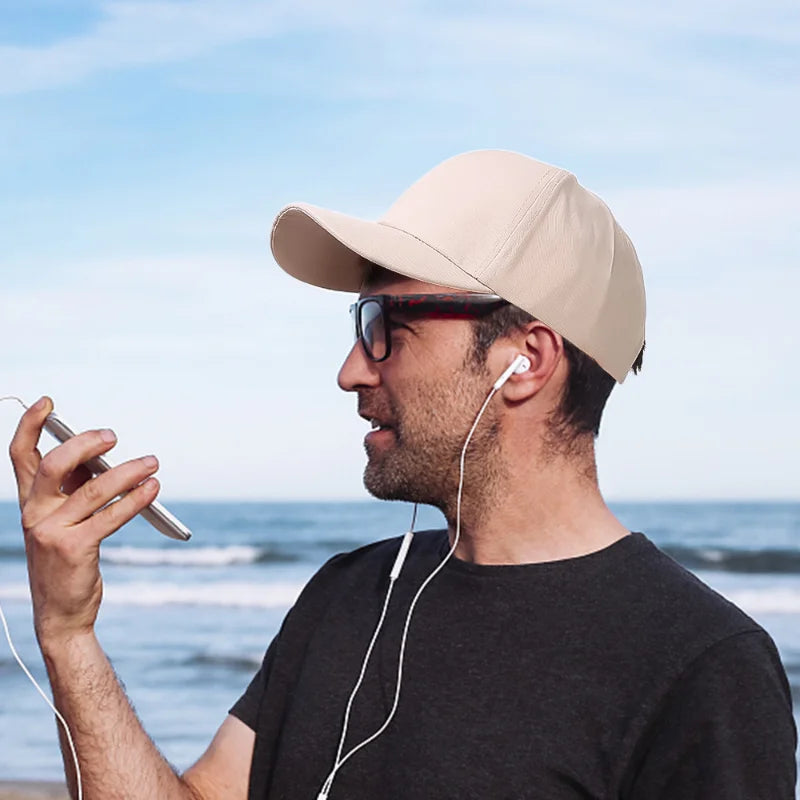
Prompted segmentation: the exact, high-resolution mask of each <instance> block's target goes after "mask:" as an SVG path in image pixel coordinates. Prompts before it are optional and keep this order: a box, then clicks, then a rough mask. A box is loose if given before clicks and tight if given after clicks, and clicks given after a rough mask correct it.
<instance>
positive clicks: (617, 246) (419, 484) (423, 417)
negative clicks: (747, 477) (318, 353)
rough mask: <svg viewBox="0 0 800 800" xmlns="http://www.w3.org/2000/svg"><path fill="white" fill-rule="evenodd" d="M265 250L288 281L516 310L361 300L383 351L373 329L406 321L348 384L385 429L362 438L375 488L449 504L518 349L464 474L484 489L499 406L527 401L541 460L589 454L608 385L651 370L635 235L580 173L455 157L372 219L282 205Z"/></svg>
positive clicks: (503, 155)
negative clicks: (514, 368) (516, 360)
mask: <svg viewBox="0 0 800 800" xmlns="http://www.w3.org/2000/svg"><path fill="white" fill-rule="evenodd" d="M271 243H272V251H273V254H274V255H275V258H276V260H277V261H278V263H279V264H280V265H281V266H282V267H283V268H284V269H285V270H286V271H287V272H288V273H289V274H292V275H294V276H296V277H298V278H300V279H301V280H304V281H306V282H308V283H312V284H315V285H318V286H323V287H327V288H331V289H338V290H343V291H360V292H361V294H362V297H363V296H364V295H365V294H367V293H369V294H385V295H397V294H409V293H410V294H419V293H438V292H442V291H443V290H444V289H443V287H448V288H450V289H451V290H453V291H456V292H462V293H463V292H471V293H482V294H484V295H496V296H499V297H501V298H503V299H504V300H506V301H508V303H509V304H510V305H504V306H502V307H497V308H494V310H489V311H488V313H486V314H484V313H481V314H479V315H472V316H473V317H474V318H468V319H465V318H455V319H454V318H453V316H452V314H450V315H449V316H445V317H443V316H442V315H434V317H433V318H431V316H430V315H418V314H414V313H413V307H412V305H410V304H409V303H408V302H405V301H396V300H394V301H385V302H384V301H381V302H379V303H364V304H362V306H363V308H362V309H361V310H362V311H364V312H365V313H364V316H363V319H361V322H363V324H364V325H365V326H367V328H368V331H369V335H370V336H372V337H374V342H375V344H376V346H377V347H380V346H381V339H380V336H382V335H383V334H384V332H383V331H379V333H380V336H378V335H376V331H375V330H373V328H372V327H371V325H372V322H373V321H374V320H377V321H378V322H380V321H381V313H382V310H383V309H384V308H385V309H387V310H390V313H391V314H392V315H394V320H395V322H396V325H395V328H394V329H393V331H392V332H391V333H392V338H391V346H392V348H393V352H392V353H391V355H390V357H389V358H387V359H386V360H385V361H378V360H373V359H371V358H370V357H369V356H370V354H369V353H367V352H365V349H364V347H362V346H360V345H359V346H357V347H355V348H354V349H353V351H351V353H350V355H349V356H348V358H347V360H346V362H345V364H344V366H343V367H342V370H341V373H340V377H339V382H340V385H342V387H343V388H345V389H349V390H352V391H357V392H358V395H359V409H360V412H361V413H362V414H363V415H365V416H367V417H370V416H371V417H374V418H376V419H377V421H378V422H379V423H380V422H383V423H386V427H385V428H384V429H382V430H380V429H379V430H378V431H376V432H375V433H373V434H371V435H370V436H369V437H368V438H367V450H368V452H369V453H370V464H369V466H368V467H367V481H368V486H369V487H370V488H371V490H373V491H374V493H376V494H379V496H385V497H401V496H402V497H403V498H404V499H414V500H421V501H422V502H431V503H436V504H437V505H438V504H439V500H438V498H441V497H442V496H444V494H445V493H446V491H449V490H450V489H451V488H452V486H451V484H452V477H451V475H452V470H450V471H448V469H446V468H445V465H446V464H449V463H451V462H455V464H454V468H457V460H458V458H457V456H458V453H459V451H460V445H461V443H463V440H464V437H465V435H466V432H467V429H468V427H469V423H471V421H472V419H474V416H475V414H476V413H477V410H478V408H479V407H480V404H481V402H482V400H483V399H484V398H485V397H486V395H487V393H488V391H489V389H490V387H491V384H492V382H493V381H494V380H495V379H496V378H497V376H498V375H499V374H500V373H501V372H502V371H503V370H504V369H505V368H506V367H507V366H508V364H509V363H510V361H511V360H512V359H513V357H514V356H515V355H516V354H517V353H518V352H519V353H523V354H525V355H528V356H530V357H532V358H531V361H532V366H531V369H530V370H529V371H528V372H527V373H526V374H525V375H523V376H515V377H514V380H512V381H509V383H508V384H507V385H506V386H505V387H504V389H503V396H504V398H505V404H498V405H497V407H495V408H493V409H490V410H487V413H486V416H485V418H484V420H483V422H482V423H481V428H482V430H483V433H482V434H481V436H479V437H478V439H477V440H476V441H475V442H474V444H473V445H471V451H470V455H471V459H472V460H473V461H475V462H476V464H480V471H479V470H472V471H470V472H468V475H469V474H472V475H474V476H475V477H474V478H473V480H480V481H483V483H484V484H486V483H491V482H492V481H494V480H496V479H497V477H498V476H499V475H500V474H501V473H502V471H503V470H504V469H507V468H508V465H507V464H505V463H504V462H503V459H502V458H500V457H499V456H498V453H499V450H498V441H499V439H501V438H502V428H503V425H504V424H506V423H508V424H510V420H511V417H509V415H508V414H506V415H505V416H504V415H503V409H505V408H507V409H511V410H514V409H516V410H517V413H515V415H514V417H513V419H514V420H515V424H518V423H519V422H520V421H521V419H522V417H523V416H525V415H526V414H527V415H528V416H530V417H531V419H532V420H534V422H535V423H536V424H535V425H534V428H535V429H536V430H537V431H539V432H540V434H541V436H540V440H541V443H542V445H543V446H542V447H540V448H538V449H539V451H540V452H539V455H540V456H542V455H543V454H544V455H549V456H555V455H570V454H572V455H578V454H580V455H582V456H583V457H584V458H585V456H586V453H587V452H588V451H587V444H588V445H589V446H590V445H591V444H592V442H593V438H594V436H596V435H597V431H598V427H599V420H600V415H601V414H602V409H603V406H604V404H605V401H606V399H607V397H608V395H609V392H610V390H611V388H612V387H613V383H614V381H617V382H619V383H622V382H623V381H624V379H625V377H626V375H627V373H628V372H629V371H630V370H631V369H633V370H634V371H635V372H636V371H638V369H639V367H640V366H641V358H642V351H643V347H644V316H645V297H644V284H643V281H642V275H641V267H640V266H639V262H638V259H637V257H636V253H635V251H634V249H633V246H632V244H631V243H630V240H629V239H628V237H627V236H626V235H625V233H624V231H622V229H621V228H620V227H619V225H618V224H617V222H616V220H615V219H614V217H613V216H612V215H611V212H610V211H609V210H608V208H607V207H606V206H605V204H604V203H603V202H602V201H601V200H600V199H599V198H597V197H596V196H595V195H593V194H592V193H591V192H588V191H587V190H586V189H584V188H583V187H581V186H580V185H579V184H578V182H577V180H576V179H575V177H574V176H573V175H571V174H570V173H568V172H565V171H564V170H561V169H558V168H556V167H551V166H550V165H547V164H543V163H541V162H538V161H535V160H534V159H530V158H527V157H526V156H522V155H519V154H517V153H509V152H506V151H477V152H472V153H465V154H463V155H460V156H456V157H455V158H452V159H449V160H448V161H446V162H444V163H443V164H440V165H439V166H437V167H435V168H434V169H433V170H431V171H430V172H429V173H428V174H426V175H425V176H423V178H421V179H420V180H419V181H417V182H416V183H415V184H413V185H412V186H411V187H410V188H409V189H408V190H407V191H406V192H405V193H404V194H403V195H402V196H401V197H400V198H399V199H398V200H397V201H396V202H395V204H394V205H393V206H392V207H391V208H390V210H389V211H388V212H387V214H386V215H385V216H384V217H383V219H381V220H380V221H379V222H377V223H375V222H368V221H364V220H359V219H355V218H353V217H348V216H345V215H343V214H339V213H337V212H333V211H328V210H325V209H320V208H317V207H314V206H309V205H306V204H293V205H291V206H287V207H286V208H285V209H283V211H282V212H281V213H280V214H279V215H278V217H277V219H276V221H275V225H274V227H273V231H272V239H271ZM375 265H380V269H376V266H375ZM423 305H424V306H425V307H426V308H429V307H430V306H431V304H430V303H427V302H426V303H425V304H423ZM475 305H479V304H475ZM482 309H483V310H484V311H487V310H488V309H489V307H488V306H486V305H485V304H483V305H482ZM404 310H405V311H406V312H408V314H407V318H404V317H403V315H402V312H403V311H404ZM366 312H369V313H366ZM395 312H397V313H395ZM387 341H388V340H387ZM384 348H385V346H384ZM372 355H373V356H374V355H375V354H374V353H373V354H372ZM528 401H531V402H528ZM523 408H524V409H525V413H524V414H521V413H519V412H520V409H523ZM529 429H530V426H529ZM526 435H527V434H526ZM481 437H482V438H481ZM588 450H592V448H591V447H589V448H588ZM522 452H523V451H518V453H519V454H520V455H521V454H522ZM479 457H482V458H483V460H482V461H479ZM592 462H593V451H592ZM412 484H413V485H412Z"/></svg>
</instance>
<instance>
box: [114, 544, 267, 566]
mask: <svg viewBox="0 0 800 800" xmlns="http://www.w3.org/2000/svg"><path fill="white" fill-rule="evenodd" d="M261 553H262V551H261V550H260V549H259V548H258V547H252V546H250V545H230V546H229V547H194V548H189V547H187V548H185V549H175V548H163V549H162V548H146V547H106V548H104V549H102V550H101V551H100V558H101V560H103V561H106V562H108V563H109V564H127V565H131V566H158V565H161V564H164V565H170V566H186V567H224V566H228V565H230V564H252V563H254V562H255V561H257V560H258V558H259V556H260V555H261Z"/></svg>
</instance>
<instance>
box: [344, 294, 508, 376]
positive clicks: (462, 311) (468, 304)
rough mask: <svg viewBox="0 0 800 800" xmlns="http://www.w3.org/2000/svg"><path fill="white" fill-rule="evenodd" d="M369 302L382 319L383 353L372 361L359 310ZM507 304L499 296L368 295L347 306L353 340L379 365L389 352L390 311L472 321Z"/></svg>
mask: <svg viewBox="0 0 800 800" xmlns="http://www.w3.org/2000/svg"><path fill="white" fill-rule="evenodd" d="M368 302H372V303H377V304H378V305H379V306H380V309H381V314H382V316H383V323H384V324H383V330H384V340H385V341H384V343H385V345H386V352H385V354H384V355H383V356H382V357H381V358H375V356H374V355H373V354H372V352H371V350H370V348H369V347H368V345H367V343H366V341H365V340H364V335H363V331H362V329H361V308H362V307H363V306H364V305H365V304H366V303H368ZM508 304H509V303H508V300H504V299H503V298H502V297H500V296H499V295H496V294H481V293H478V292H469V293H466V294H464V293H460V294H371V295H366V296H364V297H359V299H358V300H357V301H356V302H355V303H353V304H352V305H351V306H350V317H351V319H352V321H353V329H354V332H355V339H356V341H357V342H360V343H361V347H362V349H363V350H364V353H365V355H366V356H367V358H369V360H370V361H374V362H375V363H379V362H381V361H386V359H387V358H389V356H390V355H391V353H392V329H391V313H392V312H393V311H395V312H402V313H404V314H421V315H423V316H427V317H431V318H433V319H473V318H475V317H480V316H482V315H483V314H488V313H489V312H490V311H494V310H495V309H496V308H500V307H501V306H504V305H508Z"/></svg>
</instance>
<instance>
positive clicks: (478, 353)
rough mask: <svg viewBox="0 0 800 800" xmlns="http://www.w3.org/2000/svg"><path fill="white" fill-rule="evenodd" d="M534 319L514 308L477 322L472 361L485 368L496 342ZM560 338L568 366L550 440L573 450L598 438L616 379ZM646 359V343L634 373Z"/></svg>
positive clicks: (507, 307)
mask: <svg viewBox="0 0 800 800" xmlns="http://www.w3.org/2000/svg"><path fill="white" fill-rule="evenodd" d="M535 320H536V317H534V316H532V315H531V314H529V313H528V312H527V311H523V310H522V309H521V308H517V307H516V306H513V305H507V306H502V307H500V308H498V309H496V310H494V311H492V312H490V313H488V314H485V315H484V316H483V317H480V318H478V319H476V320H474V322H473V332H474V342H473V349H472V352H471V353H470V360H471V361H472V363H473V364H474V365H475V366H483V364H484V363H485V361H486V354H487V353H488V352H489V348H490V347H491V346H492V344H494V342H495V341H496V340H497V339H500V338H502V337H504V336H508V335H509V334H510V333H512V331H514V330H515V329H519V328H522V327H523V326H525V325H526V324H527V323H529V322H534V321H535ZM561 338H562V339H563V341H564V354H565V356H566V359H567V364H568V365H569V366H568V370H567V379H566V381H565V383H564V389H563V392H562V395H561V401H560V403H559V405H558V406H557V407H556V408H555V409H554V410H553V412H552V415H551V417H550V424H549V428H550V434H551V436H550V437H549V438H551V440H552V443H553V444H554V445H558V446H559V449H563V448H564V447H566V448H567V450H570V449H572V447H573V446H574V445H575V443H576V442H577V441H578V439H579V438H580V437H583V436H585V435H587V434H590V433H591V434H592V436H593V437H597V435H598V434H599V432H600V418H601V417H602V415H603V409H604V408H605V405H606V401H607V400H608V396H609V395H610V394H611V390H612V389H613V388H614V384H615V383H616V380H615V379H614V378H613V377H612V376H611V375H609V374H608V373H607V372H606V371H605V370H604V369H603V368H602V367H601V366H600V365H599V364H598V363H597V362H596V361H595V360H594V359H593V358H592V357H591V356H588V355H586V353H584V352H583V351H582V350H579V349H578V348H577V347H576V346H575V345H574V344H572V342H570V341H568V340H567V339H566V338H564V337H563V336H562V337H561ZM643 356H644V344H643V345H642V349H641V350H640V351H639V355H638V356H637V357H636V361H634V362H633V366H632V369H633V372H634V373H638V372H639V370H641V368H642V358H643Z"/></svg>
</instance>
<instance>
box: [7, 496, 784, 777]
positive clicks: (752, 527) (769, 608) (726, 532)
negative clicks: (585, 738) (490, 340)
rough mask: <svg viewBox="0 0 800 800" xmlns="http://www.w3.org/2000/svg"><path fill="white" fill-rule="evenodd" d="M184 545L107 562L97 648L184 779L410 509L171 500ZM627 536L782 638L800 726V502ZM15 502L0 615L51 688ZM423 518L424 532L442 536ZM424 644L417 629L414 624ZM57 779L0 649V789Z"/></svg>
mask: <svg viewBox="0 0 800 800" xmlns="http://www.w3.org/2000/svg"><path fill="white" fill-rule="evenodd" d="M167 505H168V507H169V508H170V510H171V511H173V512H174V513H175V514H177V516H178V517H180V519H181V520H182V521H183V522H184V523H186V524H187V525H188V526H189V527H190V528H191V529H192V530H193V532H194V536H193V538H192V540H191V541H190V542H188V543H181V542H174V541H172V540H169V539H167V538H165V537H163V536H161V535H160V534H158V533H156V532H155V531H154V530H153V529H152V528H151V527H150V526H149V525H147V523H145V522H143V521H142V520H140V519H136V520H134V521H133V522H132V523H130V524H129V525H128V526H126V527H125V528H123V529H122V530H121V531H119V532H118V533H117V534H115V535H114V536H113V537H112V538H111V539H110V540H109V541H108V542H107V543H106V544H105V545H104V547H103V549H102V569H103V576H104V581H105V600H104V603H103V607H102V609H101V612H100V617H99V620H98V626H97V630H98V636H99V638H100V641H101V643H102V644H103V646H104V648H105V650H106V652H107V653H108V654H109V657H110V659H111V661H112V663H113V665H114V668H115V669H116V671H117V673H118V675H119V676H120V678H121V680H122V681H123V682H124V684H125V687H126V691H127V693H128V695H129V697H130V698H131V701H132V702H133V704H134V706H135V708H136V711H137V713H138V714H139V716H140V718H141V719H142V721H143V723H144V726H145V728H146V729H147V731H148V732H149V733H150V735H151V736H152V738H153V739H154V741H155V742H156V744H157V745H158V747H159V748H160V749H161V751H162V752H163V753H164V755H165V756H166V758H167V759H168V760H169V761H170V762H171V763H172V764H174V765H175V766H176V767H178V768H179V769H184V768H186V767H187V766H189V765H190V764H191V763H192V762H193V761H194V760H195V759H196V758H197V757H198V756H199V755H200V754H201V753H202V752H203V751H204V750H205V748H206V746H207V745H208V743H209V741H210V740H211V738H212V736H213V734H214V732H215V731H216V729H217V727H218V726H219V724H220V723H221V722H222V721H223V719H224V718H225V715H226V713H227V710H228V708H229V707H230V706H231V705H232V704H233V702H234V701H235V700H236V699H237V698H238V697H239V695H240V694H241V693H242V691H243V690H244V688H245V687H246V686H247V684H248V682H249V680H250V678H251V677H252V675H253V674H254V672H255V671H256V669H257V668H258V665H259V663H260V661H261V658H262V656H263V653H264V650H265V648H266V646H267V644H268V643H269V641H270V639H271V638H272V636H273V635H274V633H275V632H276V631H277V629H278V627H279V625H280V623H281V620H282V619H283V616H284V615H285V613H286V611H287V610H288V608H289V607H290V605H291V604H292V602H293V601H294V599H295V597H296V596H297V594H298V593H299V591H300V589H301V588H302V586H303V585H304V583H305V582H306V581H307V580H308V578H309V577H310V576H311V575H312V574H313V573H314V572H315V571H316V569H317V568H318V567H319V566H320V565H321V564H322V563H323V562H324V561H326V560H327V559H328V558H329V557H330V556H332V555H334V554H335V553H338V552H342V551H346V550H351V549H353V548H356V547H359V546H361V545H362V544H365V543H367V542H370V541H375V540H377V539H383V538H386V537H388V536H393V535H398V534H401V533H403V532H404V531H405V530H407V528H408V525H409V523H410V520H411V509H412V507H411V506H410V505H407V504H404V503H381V502H378V501H363V502H353V503H267V502H264V503H256V502H248V503H242V502H228V503H195V502H193V503H188V502H185V503H167ZM609 506H610V507H611V509H612V511H613V512H614V513H615V514H616V516H617V517H618V518H619V519H620V521H621V522H622V523H623V524H624V525H625V526H626V527H628V528H629V529H630V530H634V531H642V532H644V533H645V534H646V535H647V536H648V537H649V538H650V539H651V540H652V541H654V542H655V543H656V544H657V545H658V546H659V547H661V548H662V549H663V550H664V551H666V552H667V553H668V554H670V555H671V556H673V557H674V558H675V559H676V560H678V561H679V562H680V563H682V564H683V565H684V566H686V567H687V568H688V569H690V570H692V571H693V572H695V573H696V574H697V575H698V576H699V577H700V578H701V579H702V580H704V581H705V582H706V583H708V584H709V585H711V586H712V587H713V588H715V589H716V590H717V591H719V592H720V593H722V594H723V595H725V596H726V597H728V598H729V599H730V600H732V601H733V602H734V603H736V604H737V605H739V606H740V607H741V608H742V609H744V610H745V611H746V612H747V613H748V614H750V615H751V616H752V617H753V618H755V619H756V620H757V621H758V622H759V623H760V624H761V625H763V626H764V627H765V628H766V629H767V630H768V631H769V632H770V634H771V635H772V637H773V638H774V639H775V641H776V643H777V645H778V649H779V650H780V653H781V657H782V659H783V663H784V665H785V667H786V671H787V674H788V676H789V681H790V683H791V686H792V693H793V698H794V703H795V706H794V708H795V719H796V720H798V725H800V718H799V717H800V714H799V711H800V503H789V502H787V503H759V502H736V503H725V502H691V503H688V502H687V503H676V502H659V503H609ZM18 516H19V515H18V510H17V507H16V505H15V504H13V503H0V604H2V606H3V609H4V610H5V613H6V616H7V618H8V622H9V626H10V628H11V632H12V636H13V638H14V641H15V644H16V646H17V649H18V650H19V652H20V654H21V655H22V657H23V659H24V660H25V661H26V663H27V664H28V666H29V668H30V669H31V671H32V672H33V674H34V676H35V677H36V678H37V680H40V681H42V682H44V681H46V677H45V672H44V667H43V665H42V661H41V657H40V656H39V653H38V649H37V647H36V642H35V639H34V635H33V626H32V619H31V610H30V595H29V592H28V586H27V573H26V569H25V554H24V549H23V544H22V536H21V533H20V529H19V519H18ZM443 522H444V520H443V518H442V516H441V514H440V513H439V512H438V511H436V510H435V509H431V508H427V507H425V508H422V509H421V510H420V515H419V518H418V521H417V525H416V528H417V529H418V530H422V529H425V528H431V527H442V526H443ZM412 635H413V626H412ZM61 776H62V771H61V759H60V754H59V750H58V744H57V738H56V730H55V723H54V721H53V718H52V714H51V712H50V711H49V709H48V708H47V707H46V705H45V704H44V703H43V701H42V699H41V698H40V697H39V696H38V694H37V693H36V691H35V690H34V688H33V686H32V685H31V684H30V683H29V682H28V681H27V678H25V676H24V675H23V673H22V672H21V670H20V669H19V668H18V667H17V665H16V663H15V662H14V660H13V658H12V656H11V653H10V652H9V651H8V647H7V644H6V643H5V641H4V640H0V780H4V779H5V780H9V779H35V780H44V779H59V778H60V777H61Z"/></svg>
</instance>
